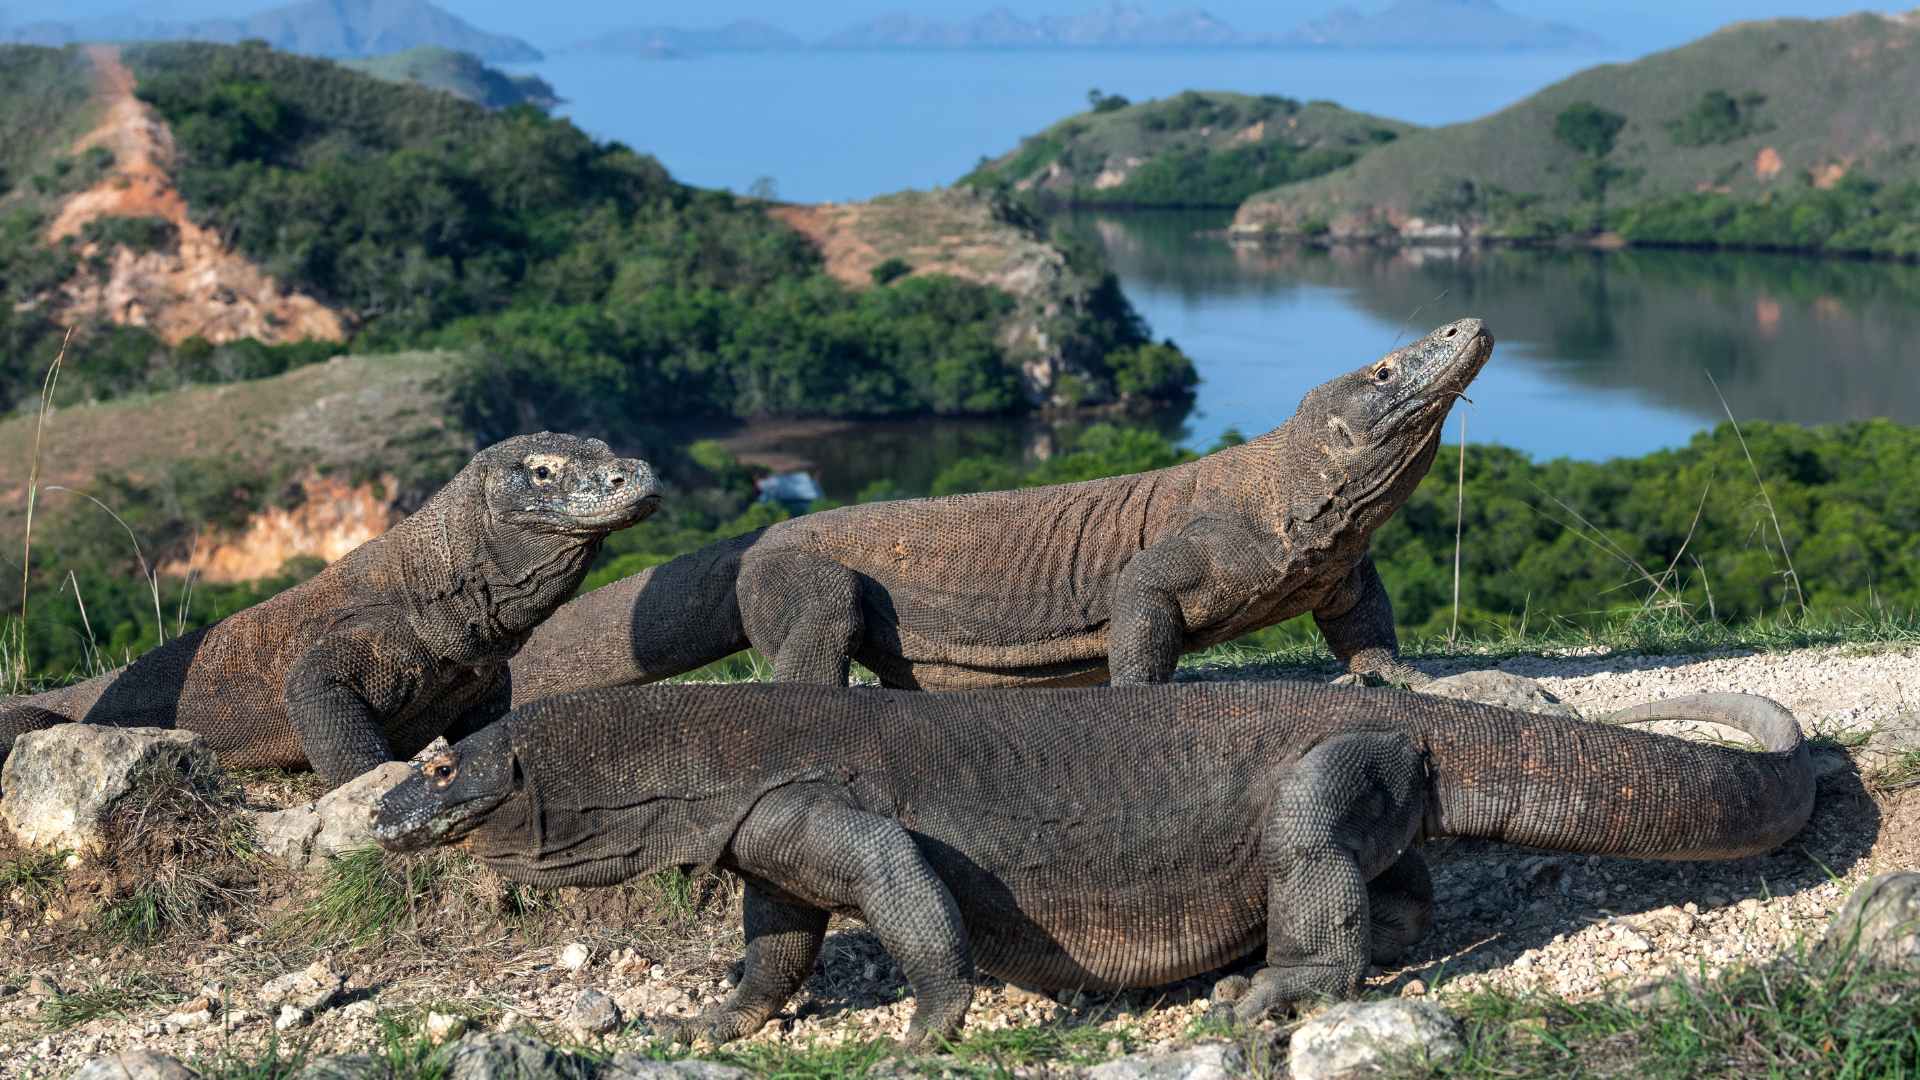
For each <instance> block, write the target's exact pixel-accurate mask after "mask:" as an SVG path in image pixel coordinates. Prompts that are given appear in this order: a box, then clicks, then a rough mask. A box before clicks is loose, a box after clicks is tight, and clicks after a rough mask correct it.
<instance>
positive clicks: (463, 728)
mask: <svg viewBox="0 0 1920 1080" xmlns="http://www.w3.org/2000/svg"><path fill="white" fill-rule="evenodd" d="M658 504H659V496H658V495H657V494H656V493H655V490H654V478H653V472H652V470H651V469H650V468H648V466H647V463H646V462H644V461H639V460H637V459H633V458H618V457H615V456H613V453H612V451H610V450H609V449H608V448H607V444H606V443H603V442H601V441H600V440H598V439H582V438H579V437H576V436H573V435H560V434H554V433H551V432H543V433H541V434H538V435H523V436H520V437H518V438H513V439H508V440H506V441H505V442H501V443H497V444H495V445H493V446H491V447H488V448H487V449H485V450H482V451H481V452H480V453H479V454H478V455H477V456H475V457H474V459H473V461H472V462H471V463H469V464H468V465H467V466H466V468H464V469H462V470H461V471H460V472H459V474H458V475H456V476H455V477H454V478H453V479H452V480H451V481H450V482H448V484H447V485H446V486H445V487H443V488H441V489H440V490H439V491H438V492H437V493H435V494H434V495H433V497H432V498H430V499H428V500H427V502H426V505H424V506H422V507H421V508H420V509H419V510H418V511H417V512H415V513H414V514H412V515H410V516H409V517H407V518H406V519H405V520H404V521H402V522H400V523H399V524H397V525H395V526H394V527H393V528H391V529H389V530H388V531H387V532H386V533H384V534H382V535H380V536H377V537H375V538H373V539H372V540H369V541H367V542H366V543H365V544H362V545H361V546H359V547H358V548H355V549H354V550H353V551H351V552H349V553H348V554H347V555H346V556H345V557H343V558H341V559H339V560H338V561H336V562H335V563H333V564H332V565H331V566H328V567H327V568H326V569H325V570H322V571H321V572H320V573H319V574H318V575H316V576H314V577H313V578H312V579H311V580H308V581H306V582H303V583H301V584H299V585H296V586H294V587H293V588H291V589H288V590H287V591H285V592H283V593H280V594H279V595H277V596H274V597H273V598H271V599H269V600H265V601H263V602H261V603H259V604H255V605H254V606H252V607H250V608H247V609H245V610H244V611H239V612H236V613H234V614H232V615H230V616H228V617H227V618H225V619H222V620H220V621H219V622H217V623H215V624H214V625H212V626H210V627H207V628H205V629H203V630H198V631H195V632H193V633H191V634H187V635H186V636H184V637H180V638H176V639H174V640H173V641H170V642H167V643H166V644H164V645H162V646H160V647H159V648H156V649H154V650H152V651H151V652H148V653H147V654H145V655H144V656H141V657H140V658H139V659H137V660H135V661H134V662H133V663H131V664H129V665H127V666H126V667H124V668H121V669H119V670H118V671H113V672H109V673H108V674H105V675H101V676H99V677H97V678H93V679H89V680H87V681H86V682H82V683H78V684H75V685H73V686H69V687H65V688H63V689H59V690H52V691H48V692H46V693H43V694H36V695H34V696H32V697H26V698H17V699H14V700H12V701H9V702H6V703H4V704H0V758H4V756H5V755H6V753H7V752H8V751H10V750H11V749H12V748H13V741H14V739H15V738H16V737H18V736H19V735H20V734H21V733H23V732H27V731H33V730H36V729H39V728H44V727H48V726H51V725H53V724H57V723H64V722H67V721H70V720H79V721H84V722H86V723H90V724H110V725H114V726H119V727H136V726H151V727H180V728H186V729H188V730H192V731H197V732H199V733H200V734H201V735H204V736H205V737H206V739H207V742H208V743H209V744H210V745H211V747H212V748H213V750H214V752H215V753H216V754H217V755H219V758H220V760H221V761H222V762H224V763H226V764H228V765H242V766H246V765H272V766H280V767H283V768H298V767H301V766H305V765H309V764H310V765H311V766H312V767H313V769H314V771H315V772H317V773H319V774H320V775H321V776H322V777H323V778H325V779H326V781H327V783H328V784H329V785H330V786H331V785H339V784H341V783H343V782H345V781H346V780H348V779H351V778H352V777H354V776H357V775H359V774H360V773H362V772H364V771H366V770H367V769H371V768H373V767H374V766H376V765H378V764H380V763H381V762H383V761H389V760H392V759H393V758H394V756H395V755H399V756H401V757H407V756H411V755H412V754H414V753H416V752H418V751H419V750H420V748H422V747H424V746H426V745H427V744H428V743H429V742H431V741H433V738H434V736H436V735H439V734H441V733H443V732H445V733H446V734H447V735H448V736H449V737H451V738H458V737H460V736H461V735H464V734H466V733H468V732H470V731H472V730H474V729H476V728H478V727H479V726H481V725H482V724H485V723H486V722H488V721H490V720H493V719H495V718H497V717H498V716H499V715H500V714H501V713H502V712H504V711H505V709H506V705H507V701H506V698H507V693H506V682H507V680H506V670H505V665H506V661H507V658H508V657H509V656H512V655H513V653H514V651H515V650H516V649H518V648H519V647H520V645H521V643H523V642H524V641H525V640H526V637H527V633H528V631H530V630H532V629H533V627H534V626H535V625H536V624H537V623H539V622H540V620H542V619H544V618H546V617H547V616H548V615H549V614H551V613H552V612H553V610H554V609H555V608H556V607H558V606H559V605H560V604H561V603H562V602H563V601H565V600H566V598H567V597H568V596H570V595H572V594H573V591H574V589H576V588H578V587H579V585H580V580H581V578H582V577H584V576H585V575H586V572H587V566H588V564H589V563H590V562H592V561H593V556H594V553H595V552H597V551H598V550H599V548H600V543H601V541H602V540H604V539H605V538H606V536H607V534H608V533H610V532H613V531H615V530H617V529H623V528H626V527H627V526H629V525H632V524H634V523H635V522H637V521H639V520H640V519H642V518H644V517H646V516H647V515H648V514H649V513H651V512H652V511H653V509H654V507H656V506H657V505H658Z"/></svg>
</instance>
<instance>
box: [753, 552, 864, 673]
mask: <svg viewBox="0 0 1920 1080" xmlns="http://www.w3.org/2000/svg"><path fill="white" fill-rule="evenodd" d="M735 595H736V596H738V597H739V603H740V622H741V624H742V625H743V626H744V627H745V628H746V631H747V638H748V640H750V641H752V642H753V644H754V647H755V648H757V649H759V650H760V651H761V652H764V653H766V654H767V655H768V656H769V657H770V658H772V660H773V678H774V681H776V682H802V683H813V684H815V685H821V686H845V685H847V676H848V674H849V671H850V667H851V664H852V658H853V654H854V653H855V652H857V651H858V650H859V645H860V639H861V635H862V632H863V630H864V628H865V625H866V623H865V616H864V614H863V613H862V611H861V607H860V578H859V576H858V575H856V574H855V573H854V572H853V571H851V570H849V569H847V568H846V567H844V566H842V565H840V564H839V563H837V562H834V561H833V560H832V559H829V558H827V557H826V556H824V555H816V554H813V553H812V552H806V551H793V550H779V549H772V550H767V551H748V552H747V554H746V556H745V557H744V558H742V559H741V560H740V577H739V580H738V583H737V585H736V586H735Z"/></svg>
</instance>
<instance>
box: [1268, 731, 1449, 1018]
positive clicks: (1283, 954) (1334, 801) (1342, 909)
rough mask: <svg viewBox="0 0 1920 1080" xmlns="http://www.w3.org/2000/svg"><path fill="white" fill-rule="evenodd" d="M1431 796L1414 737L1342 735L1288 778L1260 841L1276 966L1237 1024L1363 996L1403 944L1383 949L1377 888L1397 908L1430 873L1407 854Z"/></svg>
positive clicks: (1270, 955)
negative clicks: (1382, 962) (1384, 956)
mask: <svg viewBox="0 0 1920 1080" xmlns="http://www.w3.org/2000/svg"><path fill="white" fill-rule="evenodd" d="M1426 790H1427V787H1426V770H1425V768H1424V766H1423V764H1422V761H1421V757H1420V754H1419V751H1418V750H1416V749H1415V748H1414V746H1413V744H1412V743H1411V742H1410V741H1409V740H1408V739H1407V738H1406V737H1405V736H1404V735H1391V734H1385V733H1380V734H1375V733H1371V732H1369V733H1356V734H1351V735H1340V736H1336V737H1334V738H1331V739H1328V740H1326V741H1325V742H1323V743H1321V744H1320V745H1319V746H1317V747H1315V748H1314V749H1313V750H1311V751H1309V752H1308V753H1307V754H1306V755H1305V756H1304V757H1302V758H1301V759H1300V762H1299V764H1298V766H1297V767H1295V768H1294V769H1291V770H1289V771H1288V772H1287V774H1286V775H1285V778H1284V779H1282V780H1281V781H1280V783H1279V785H1278V788H1277V790H1276V792H1275V795H1274V798H1273V800H1272V801H1271V802H1270V803H1269V808H1268V811H1267V818H1266V824H1265V827H1264V829H1263V830H1262V833H1261V838H1260V852H1261V859H1262V860H1263V862H1264V863H1265V866H1266V872H1267V957H1266V966H1264V967H1262V968H1261V969H1260V970H1259V971H1258V972H1256V973H1255V974H1254V976H1253V985H1252V987H1251V988H1250V989H1249V990H1248V992H1247V995H1246V996H1245V997H1244V998H1242V999H1241V1001H1240V1003H1239V1004H1238V1005H1236V1006H1235V1008H1234V1012H1235V1015H1236V1016H1238V1017H1239V1018H1240V1019H1241V1020H1243V1021H1253V1020H1258V1019H1260V1018H1262V1017H1264V1016H1266V1015H1268V1014H1269V1013H1271V1012H1273V1011H1275V1010H1277V1009H1281V1008H1283V1007H1285V1006H1288V1005H1291V1004H1293V1003H1294V1002H1297V1001H1300V1000H1303V999H1308V998H1314V997H1352V996H1353V995H1354V994H1355V993H1357V992H1358V990H1359V987H1360V980H1361V979H1362V978H1363V977H1365V975H1366V973H1367V964H1368V962H1369V961H1370V960H1371V959H1372V958H1373V955H1374V953H1375V952H1376V951H1386V950H1385V949H1384V948H1382V946H1386V945H1389V944H1391V943H1392V941H1391V939H1392V938H1393V937H1394V936H1396V935H1393V934H1388V935H1385V939H1383V936H1382V935H1381V934H1380V929H1381V928H1380V927H1377V926H1376V920H1375V919H1374V915H1373V911H1372V899H1373V892H1374V886H1372V882H1373V880H1374V879H1376V878H1381V877H1385V878H1386V880H1385V881H1383V882H1382V883H1381V886H1380V891H1381V892H1382V893H1383V894H1384V896H1390V897H1395V898H1396V899H1397V898H1399V897H1402V896H1411V895H1412V894H1414V893H1416V892H1417V891H1418V890H1419V889H1420V888H1421V887H1422V883H1421V881H1420V879H1422V878H1424V877H1425V867H1424V865H1423V864H1417V863H1416V864H1406V863H1404V856H1403V854H1402V853H1403V852H1406V851H1407V850H1408V847H1409V845H1410V844H1411V843H1412V842H1413V841H1414V840H1415V839H1416V838H1417V836H1418V833H1419V827H1420V822H1421V815H1422V812H1423V810H1424V808H1425V805H1426V804H1425V799H1426ZM1415 859H1416V860H1417V859H1418V856H1415ZM1416 865H1418V868H1417V869H1416V868H1415V867H1416ZM1424 887H1425V889H1426V891H1427V892H1428V895H1429V896H1430V895H1431V885H1430V884H1427V885H1425V886H1424ZM1383 914H1384V913H1383ZM1389 917H1390V918H1391V917H1392V916H1391V915H1390V916H1389Z"/></svg>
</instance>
